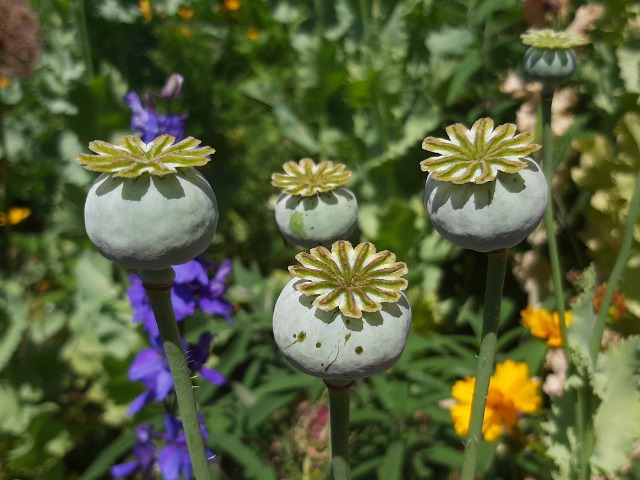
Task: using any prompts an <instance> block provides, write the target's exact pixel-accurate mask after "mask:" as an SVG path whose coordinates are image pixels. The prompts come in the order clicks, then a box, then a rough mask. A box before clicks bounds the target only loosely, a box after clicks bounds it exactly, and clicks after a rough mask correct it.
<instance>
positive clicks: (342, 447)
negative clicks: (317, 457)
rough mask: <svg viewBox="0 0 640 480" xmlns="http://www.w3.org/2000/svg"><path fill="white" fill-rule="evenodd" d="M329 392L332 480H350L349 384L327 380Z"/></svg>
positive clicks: (330, 476) (350, 383)
mask: <svg viewBox="0 0 640 480" xmlns="http://www.w3.org/2000/svg"><path fill="white" fill-rule="evenodd" d="M325 384H326V385H327V388H328V390H329V421H330V426H331V472H330V475H329V478H330V479H333V480H349V479H350V478H351V473H350V471H349V400H350V397H351V386H352V385H353V382H352V381H350V382H349V383H346V384H344V383H331V382H330V381H326V380H325Z"/></svg>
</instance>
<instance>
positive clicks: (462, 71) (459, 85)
mask: <svg viewBox="0 0 640 480" xmlns="http://www.w3.org/2000/svg"><path fill="white" fill-rule="evenodd" d="M480 67H482V55H481V53H480V52H479V51H478V50H476V49H474V48H471V49H469V51H468V52H467V54H466V55H465V57H464V59H463V60H462V62H461V63H460V66H459V67H458V68H457V69H456V71H455V73H454V74H453V78H452V79H451V83H450V84H449V90H448V92H447V98H446V100H445V103H446V104H447V105H452V104H453V103H455V102H456V101H457V100H458V99H460V98H461V97H462V95H463V94H464V93H466V92H468V91H469V88H470V83H469V80H470V78H471V76H472V75H473V74H475V73H476V72H477V71H478V70H479V69H480Z"/></svg>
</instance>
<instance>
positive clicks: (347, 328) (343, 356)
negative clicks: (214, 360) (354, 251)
mask: <svg viewBox="0 0 640 480" xmlns="http://www.w3.org/2000/svg"><path fill="white" fill-rule="evenodd" d="M301 281H302V280H300V279H299V278H294V279H292V280H291V281H290V282H289V283H287V285H286V286H285V287H284V288H283V290H282V292H281V293H280V296H279V297H278V300H277V301H276V305H275V308H274V312H273V336H274V338H275V341H276V344H277V346H278V349H279V350H280V351H281V352H282V354H283V355H284V356H285V358H286V359H287V360H288V361H289V362H290V363H291V364H292V365H293V366H294V367H296V368H297V369H298V370H300V371H301V372H303V373H306V374H308V375H312V376H314V377H319V378H322V379H324V380H330V381H333V382H344V381H350V380H354V379H358V378H365V377H369V376H371V375H374V374H376V373H381V372H384V371H385V370H387V369H389V368H390V367H391V366H392V365H393V364H395V362H396V361H397V360H398V358H399V357H400V355H401V354H402V351H403V349H404V346H405V344H406V342H407V337H408V335H409V330H410V328H411V307H410V306H409V301H408V300H407V297H406V296H405V295H404V293H401V295H400V299H399V300H398V301H397V302H393V303H384V304H383V306H382V309H381V310H379V311H377V312H363V314H362V317H361V318H352V317H348V316H346V315H344V314H342V313H341V312H340V310H338V309H334V310H332V311H328V312H327V311H324V310H320V309H318V308H316V307H314V306H313V305H312V303H313V298H312V297H310V296H307V295H305V294H303V293H301V292H299V291H298V290H296V284H297V283H298V282H301Z"/></svg>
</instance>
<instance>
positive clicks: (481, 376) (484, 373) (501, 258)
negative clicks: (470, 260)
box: [460, 250, 507, 480]
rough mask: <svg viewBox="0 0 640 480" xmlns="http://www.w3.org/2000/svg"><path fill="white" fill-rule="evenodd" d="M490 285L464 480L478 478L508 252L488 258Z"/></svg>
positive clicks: (485, 304)
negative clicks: (480, 445)
mask: <svg viewBox="0 0 640 480" xmlns="http://www.w3.org/2000/svg"><path fill="white" fill-rule="evenodd" d="M487 257H488V265H487V283H486V289H485V295H484V315H483V319H482V332H481V335H480V351H479V354H478V367H477V370H476V380H475V387H474V389H473V399H472V402H471V421H470V423H469V432H468V434H467V440H466V443H465V449H464V457H463V459H462V473H461V476H460V479H461V480H473V479H474V478H475V471H476V465H477V463H478V445H479V444H480V441H481V438H482V422H483V421H484V410H485V407H486V405H487V394H488V393H489V381H490V380H491V375H492V374H493V368H494V363H495V356H496V344H497V340H498V320H499V318H500V305H501V303H502V289H503V286H504V275H505V272H506V269H507V250H497V251H495V252H489V253H488V254H487Z"/></svg>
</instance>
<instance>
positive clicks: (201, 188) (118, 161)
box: [78, 135, 219, 270]
mask: <svg viewBox="0 0 640 480" xmlns="http://www.w3.org/2000/svg"><path fill="white" fill-rule="evenodd" d="M173 141H174V138H173V137H170V136H168V135H163V136H161V137H158V138H157V139H155V140H154V141H153V142H151V143H150V144H144V143H143V142H142V141H141V140H140V139H139V138H137V137H125V138H124V139H123V140H122V141H121V143H120V145H110V144H107V143H105V142H92V143H91V144H90V148H91V149H92V150H93V151H94V152H96V153H98V155H84V154H83V155H80V156H79V158H78V161H79V162H80V163H83V164H84V165H85V168H87V169H89V170H93V171H100V172H105V173H103V174H102V175H100V177H98V178H97V179H96V181H95V182H94V183H93V185H92V186H91V188H90V190H89V193H88V194H87V199H86V203H85V210H84V218H85V227H86V230H87V234H88V236H89V238H90V239H91V241H92V242H93V244H94V245H95V246H96V248H97V250H98V251H99V252H100V253H101V254H102V255H104V256H105V257H106V258H108V259H109V260H112V261H114V262H116V263H118V264H120V265H123V266H125V267H129V268H135V269H148V270H159V269H164V268H167V267H170V266H171V265H178V264H181V263H185V262H188V261H189V260H191V259H193V258H194V257H196V256H197V255H199V254H200V253H202V252H203V251H204V250H206V249H207V247H208V246H209V245H210V244H211V241H212V239H213V236H214V234H215V232H216V228H217V225H218V217H219V214H218V206H217V203H216V197H215V194H214V193H213V190H212V189H211V186H210V185H209V183H208V182H207V181H206V179H205V178H204V177H203V176H202V175H201V174H200V173H199V172H198V171H197V170H195V169H194V168H192V167H191V166H190V165H201V164H204V163H206V162H207V161H208V160H209V159H208V158H206V155H209V154H211V153H213V149H211V148H209V147H206V148H198V149H196V148H195V147H196V146H197V145H198V144H199V143H200V142H199V141H198V140H195V139H193V138H191V137H189V138H187V139H185V140H183V141H182V142H180V143H178V144H175V145H174V144H173ZM176 168H178V169H176ZM158 172H160V173H158Z"/></svg>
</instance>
